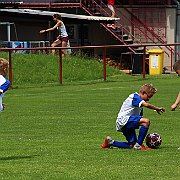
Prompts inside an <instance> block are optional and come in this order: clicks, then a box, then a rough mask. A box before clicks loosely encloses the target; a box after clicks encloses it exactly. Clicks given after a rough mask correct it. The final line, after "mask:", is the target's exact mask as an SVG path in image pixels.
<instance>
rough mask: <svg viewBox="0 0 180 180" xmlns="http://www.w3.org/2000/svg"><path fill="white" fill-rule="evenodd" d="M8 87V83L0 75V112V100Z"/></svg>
mask: <svg viewBox="0 0 180 180" xmlns="http://www.w3.org/2000/svg"><path fill="white" fill-rule="evenodd" d="M9 87H10V81H9V80H7V79H6V78H5V77H4V76H2V75H0V112H1V111H2V110H3V105H2V98H3V96H4V94H5V92H6V91H7V90H8V88H9Z"/></svg>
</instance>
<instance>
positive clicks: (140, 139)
mask: <svg viewBox="0 0 180 180" xmlns="http://www.w3.org/2000/svg"><path fill="white" fill-rule="evenodd" d="M148 129H149V127H147V126H142V127H141V128H140V130H139V136H138V140H137V143H138V144H139V145H142V143H143V141H144V138H145V137H146V134H147V132H148Z"/></svg>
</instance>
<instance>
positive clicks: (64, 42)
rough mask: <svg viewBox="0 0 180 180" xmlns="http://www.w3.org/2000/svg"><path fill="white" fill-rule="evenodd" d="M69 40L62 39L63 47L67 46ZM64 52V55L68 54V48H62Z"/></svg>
mask: <svg viewBox="0 0 180 180" xmlns="http://www.w3.org/2000/svg"><path fill="white" fill-rule="evenodd" d="M67 44H68V43H67V42H66V41H62V47H67ZM62 53H63V54H64V55H67V50H66V49H62Z"/></svg>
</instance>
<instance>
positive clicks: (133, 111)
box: [102, 84, 165, 150]
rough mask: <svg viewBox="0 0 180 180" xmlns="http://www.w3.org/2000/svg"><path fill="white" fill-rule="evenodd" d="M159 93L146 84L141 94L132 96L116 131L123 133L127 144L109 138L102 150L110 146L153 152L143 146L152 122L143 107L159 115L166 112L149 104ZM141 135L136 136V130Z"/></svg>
mask: <svg viewBox="0 0 180 180" xmlns="http://www.w3.org/2000/svg"><path fill="white" fill-rule="evenodd" d="M156 92H157V89H156V88H154V87H153V85H152V84H144V85H143V86H142V87H141V89H140V91H139V93H137V92H135V93H133V94H130V95H129V97H128V98H127V99H126V100H125V101H124V102H123V104H122V106H121V109H120V111H119V113H118V116H117V120H116V130H117V131H120V132H122V133H123V135H124V136H125V138H126V140H127V142H118V141H115V140H113V139H112V138H111V137H110V136H107V137H106V139H105V140H104V143H103V144H102V148H109V147H110V146H114V147H118V148H127V149H132V148H133V149H136V150H151V148H147V147H145V146H144V145H143V141H144V139H145V137H146V135H147V132H148V129H149V126H150V120H149V119H147V118H144V117H143V116H142V115H141V114H142V110H143V107H146V108H149V109H152V110H155V111H156V112H157V113H158V114H161V113H163V112H165V109H164V108H162V107H156V106H154V105H151V104H149V103H148V101H149V100H150V99H151V98H152V97H153V95H154V94H155V93H156ZM139 127H140V130H139V135H138V137H137V136H136V129H139Z"/></svg>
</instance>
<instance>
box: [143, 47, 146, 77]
mask: <svg viewBox="0 0 180 180" xmlns="http://www.w3.org/2000/svg"><path fill="white" fill-rule="evenodd" d="M145 75H146V46H144V49H143V78H145Z"/></svg>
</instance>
